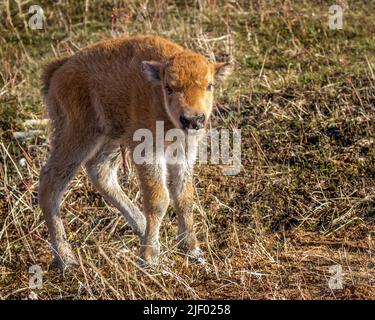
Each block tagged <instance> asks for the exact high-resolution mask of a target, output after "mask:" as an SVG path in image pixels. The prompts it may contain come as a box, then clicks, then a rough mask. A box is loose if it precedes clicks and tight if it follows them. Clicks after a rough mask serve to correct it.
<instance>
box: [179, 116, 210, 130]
mask: <svg viewBox="0 0 375 320" xmlns="http://www.w3.org/2000/svg"><path fill="white" fill-rule="evenodd" d="M205 120H206V116H205V115H204V114H203V113H202V114H199V115H196V116H190V117H189V116H187V115H186V114H182V115H181V116H180V122H181V124H182V127H183V129H193V130H199V129H203V128H204V123H205Z"/></svg>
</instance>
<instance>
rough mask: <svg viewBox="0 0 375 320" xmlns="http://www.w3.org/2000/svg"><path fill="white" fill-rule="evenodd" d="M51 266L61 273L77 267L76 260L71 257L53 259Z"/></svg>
mask: <svg viewBox="0 0 375 320" xmlns="http://www.w3.org/2000/svg"><path fill="white" fill-rule="evenodd" d="M53 265H55V266H56V267H57V268H59V269H60V271H61V272H62V273H64V272H66V271H67V270H69V269H73V268H76V267H78V266H79V263H78V261H77V259H76V258H75V257H74V256H73V255H69V256H67V257H63V258H62V257H60V256H59V257H55V258H54V260H53Z"/></svg>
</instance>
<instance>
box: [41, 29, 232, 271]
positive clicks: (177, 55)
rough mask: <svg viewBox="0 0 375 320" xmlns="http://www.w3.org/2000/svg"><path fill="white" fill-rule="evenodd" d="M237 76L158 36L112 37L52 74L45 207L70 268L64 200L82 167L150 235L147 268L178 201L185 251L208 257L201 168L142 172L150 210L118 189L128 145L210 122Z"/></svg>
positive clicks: (59, 253) (48, 77)
mask: <svg viewBox="0 0 375 320" xmlns="http://www.w3.org/2000/svg"><path fill="white" fill-rule="evenodd" d="M230 69H231V65H230V64H224V63H222V64H216V65H214V64H212V63H210V62H208V61H207V60H206V59H205V58H204V57H203V56H202V55H200V54H197V53H194V52H192V51H189V50H185V49H183V48H182V47H181V46H179V45H177V44H174V43H172V42H170V41H168V40H165V39H163V38H160V37H157V36H136V37H130V38H119V39H112V40H106V41H103V42H100V43H98V44H94V45H92V46H90V47H87V48H85V49H83V50H81V51H80V52H79V53H78V54H76V55H75V56H72V57H69V58H62V59H56V60H54V61H52V62H51V63H50V64H49V65H48V66H47V67H46V69H45V70H44V74H43V92H44V95H45V102H46V106H47V110H48V113H49V116H50V118H51V120H52V127H53V135H52V139H51V155H50V158H49V160H48V162H47V164H46V165H45V166H44V168H43V169H42V172H41V175H40V187H39V202H40V206H41V208H42V210H43V213H44V215H45V219H46V222H47V225H48V228H49V231H50V234H51V240H52V247H53V252H54V256H55V260H56V261H57V262H58V264H59V266H60V267H65V266H68V265H70V264H73V263H74V261H75V260H74V255H73V253H72V251H71V249H70V247H69V245H68V243H67V241H66V235H65V231H64V227H63V224H62V220H61V217H60V211H59V203H60V200H61V196H62V194H63V192H64V190H65V188H66V186H67V184H68V182H69V181H70V180H71V179H72V177H73V176H74V174H75V173H76V171H77V170H78V168H79V166H80V165H81V164H85V167H86V169H87V172H88V174H89V176H90V178H91V179H92V181H93V183H94V185H95V186H96V187H97V188H98V190H99V191H101V192H102V193H103V194H104V196H105V197H106V198H107V200H108V201H109V202H110V203H112V204H113V205H114V206H116V207H117V208H118V209H119V210H120V211H121V212H122V213H123V214H124V215H125V217H126V218H127V219H128V221H129V223H130V225H131V227H132V228H133V230H134V231H135V232H136V233H137V234H139V235H140V236H141V242H142V248H141V256H142V258H143V260H144V261H145V262H152V261H154V259H155V258H156V257H157V255H158V252H159V244H158V232H159V227H160V223H161V220H162V218H163V215H164V213H165V211H166V209H167V207H168V203H169V197H172V199H173V202H174V206H175V208H176V211H177V215H178V220H179V240H180V246H181V247H182V248H184V249H185V250H186V251H187V252H188V253H189V254H193V255H199V254H200V251H199V248H198V243H197V240H196V237H195V234H194V229H193V216H192V204H193V186H192V179H191V174H192V170H185V169H183V167H175V168H173V167H169V166H168V167H166V166H163V165H160V164H155V165H136V168H137V172H138V176H139V178H140V182H141V187H142V191H143V203H144V212H143V213H142V212H140V211H139V210H138V209H137V208H136V207H135V206H134V205H133V204H132V203H131V201H130V200H129V199H128V198H127V196H126V195H125V194H124V193H123V192H122V190H121V188H120V186H119V185H118V182H117V178H116V171H117V168H118V165H119V161H120V160H119V146H120V145H124V146H126V147H128V148H129V149H130V150H131V151H132V150H133V149H134V147H135V145H136V142H134V141H133V134H134V132H135V131H136V130H137V129H140V128H147V129H150V130H151V131H152V132H154V133H155V124H156V121H164V123H165V131H167V130H168V129H170V128H175V127H177V128H181V129H183V130H185V129H186V127H184V126H183V125H182V124H181V121H182V120H181V116H182V115H184V116H186V117H187V119H189V121H190V119H196V118H195V117H196V116H198V115H204V116H205V120H206V121H205V122H204V125H205V124H206V123H207V119H208V118H209V116H210V114H211V110H212V100H213V97H212V90H211V89H210V83H218V82H220V81H222V80H223V79H224V78H225V77H226V75H227V74H229V71H230ZM167 87H168V88H167ZM167 89H168V90H167ZM171 92H172V93H171ZM191 121H192V122H191V123H193V120H191ZM194 121H195V120H194ZM191 123H190V122H189V125H191ZM185 131H186V130H185ZM168 179H171V180H172V182H171V183H168Z"/></svg>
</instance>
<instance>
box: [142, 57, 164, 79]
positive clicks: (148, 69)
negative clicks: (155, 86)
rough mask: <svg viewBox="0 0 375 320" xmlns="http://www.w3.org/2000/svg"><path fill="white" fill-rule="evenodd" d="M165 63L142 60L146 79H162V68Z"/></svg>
mask: <svg viewBox="0 0 375 320" xmlns="http://www.w3.org/2000/svg"><path fill="white" fill-rule="evenodd" d="M162 67H163V64H162V63H161V62H157V61H142V72H143V74H144V76H145V77H146V79H147V80H148V81H151V82H160V81H161V76H160V74H161V70H162Z"/></svg>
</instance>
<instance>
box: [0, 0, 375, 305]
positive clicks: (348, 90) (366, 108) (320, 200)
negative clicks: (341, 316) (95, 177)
mask: <svg viewBox="0 0 375 320" xmlns="http://www.w3.org/2000/svg"><path fill="white" fill-rule="evenodd" d="M334 3H336V4H339V5H340V6H341V8H342V9H343V29H342V30H332V29H330V27H329V24H328V21H329V20H328V19H329V7H330V6H331V5H332V4H334ZM39 5H40V6H41V7H42V8H43V10H44V14H45V17H46V21H45V24H44V28H43V29H42V30H32V29H30V28H29V27H28V20H29V18H30V17H31V16H32V14H28V10H29V6H30V3H29V2H28V1H17V2H16V1H14V2H13V1H3V2H1V3H0V8H1V10H0V12H1V17H2V19H1V21H0V23H1V28H0V60H1V61H2V63H1V66H0V75H1V78H0V86H1V87H0V124H1V126H0V138H1V141H0V155H1V162H0V299H10V298H13V299H14V298H16V299H20V298H21V299H26V298H38V299H60V298H66V299H146V298H152V299H172V298H174V299H186V298H191V299H203V298H204V299H214V298H216V299H218V298H224V299H374V298H375V257H374V255H375V228H374V227H375V165H374V163H375V148H374V146H375V135H374V130H375V121H374V116H375V107H374V103H375V87H374V81H375V79H374V70H373V69H374V66H375V19H374V18H373V14H372V12H375V11H374V10H375V4H374V3H372V2H370V1H338V0H337V1H336V2H333V1H324V0H321V1H288V0H285V1H281V0H275V1H271V0H257V1H240V0H239V1H220V0H211V1H195V0H189V1H161V0H154V1H136V0H134V1H89V0H86V1H59V2H55V3H53V4H51V2H50V1H39ZM141 33H142V34H150V33H152V34H159V35H161V36H164V37H167V38H169V39H172V40H174V41H176V42H178V43H180V44H181V45H184V46H186V47H188V48H191V49H193V50H196V51H199V52H201V53H202V54H204V55H205V56H207V57H208V58H210V59H211V60H214V59H216V60H217V61H226V60H230V59H233V60H234V61H235V63H236V69H235V72H234V75H233V76H232V77H231V80H230V81H229V83H228V84H227V85H226V86H225V87H223V88H222V89H218V90H216V93H215V95H216V103H215V112H214V115H213V118H212V120H211V125H212V127H216V128H219V129H220V128H239V129H241V133H242V144H241V145H242V149H241V150H242V156H241V163H242V168H241V172H240V173H239V174H238V175H236V176H225V175H223V173H222V170H221V169H222V166H217V165H198V166H197V168H196V173H195V182H196V206H195V213H196V215H195V218H196V226H197V231H198V235H199V239H200V241H201V242H202V247H203V249H204V250H205V252H206V258H207V263H206V264H205V265H197V264H193V263H192V262H191V261H189V260H188V259H186V258H184V257H182V256H180V255H179V254H178V253H177V250H176V217H175V213H174V212H173V210H172V209H170V210H169V211H168V214H167V216H166V218H165V221H164V224H163V226H162V230H161V243H162V251H163V257H164V262H163V263H162V264H161V265H160V267H159V268H156V269H142V268H141V267H139V265H138V264H137V255H138V249H139V244H138V240H137V238H136V237H135V236H134V235H133V234H132V233H131V230H130V228H129V226H128V224H127V223H126V221H125V220H124V219H123V217H122V216H120V214H119V213H118V212H117V211H116V210H115V209H114V208H112V207H111V206H109V205H108V204H107V203H106V202H105V201H104V200H103V198H102V197H101V196H100V194H98V193H97V192H96V191H95V190H94V188H93V186H92V185H91V183H90V182H89V181H88V179H87V177H86V175H85V173H84V171H83V170H82V171H81V172H80V174H79V175H78V176H77V177H76V178H75V179H74V180H73V181H72V183H71V184H70V187H69V190H68V191H67V192H66V194H65V196H64V201H63V204H62V210H63V217H64V222H65V225H66V227H67V230H68V236H69V241H70V242H71V243H72V245H73V247H74V250H75V252H76V254H77V256H78V258H79V262H80V266H79V267H78V268H77V269H75V270H72V271H68V272H66V273H65V274H64V275H62V274H61V273H59V272H58V271H57V270H56V269H55V268H54V267H53V266H51V255H50V250H49V244H48V234H47V230H46V226H45V223H44V221H43V218H42V214H41V211H40V209H39V208H38V205H37V185H38V175H39V171H40V168H41V166H42V164H43V163H44V162H45V160H46V157H47V155H48V148H49V141H48V133H49V130H48V127H47V128H46V127H44V126H40V127H37V128H28V127H27V123H26V125H25V121H27V120H30V119H44V118H45V117H46V115H45V111H44V108H43V103H42V97H41V94H40V80H39V79H40V72H41V68H42V66H43V65H44V64H46V63H47V62H48V60H49V59H51V58H53V57H54V56H65V55H70V54H74V52H77V51H78V50H79V49H80V48H82V47H84V46H86V45H87V44H89V43H93V42H95V41H98V40H101V39H105V38H109V37H116V36H124V35H125V36H126V35H132V34H141ZM30 129H37V130H41V131H40V132H39V133H38V134H36V135H32V136H30V137H26V138H22V137H21V138H17V139H15V138H14V133H15V132H25V131H28V130H30ZM119 174H120V175H121V180H122V185H123V188H124V190H125V191H126V192H127V193H128V194H129V195H130V196H131V197H132V198H133V199H134V201H135V202H136V203H137V204H138V205H141V202H140V194H139V188H138V183H137V182H136V179H135V176H134V172H133V171H132V170H131V169H130V170H128V171H127V172H126V174H124V173H123V172H119ZM33 265H39V266H40V267H41V269H42V271H43V273H42V274H43V283H42V287H41V288H33V287H31V288H30V286H29V281H30V277H32V276H33V274H32V273H29V268H30V267H31V266H33ZM31 279H33V278H31Z"/></svg>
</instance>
